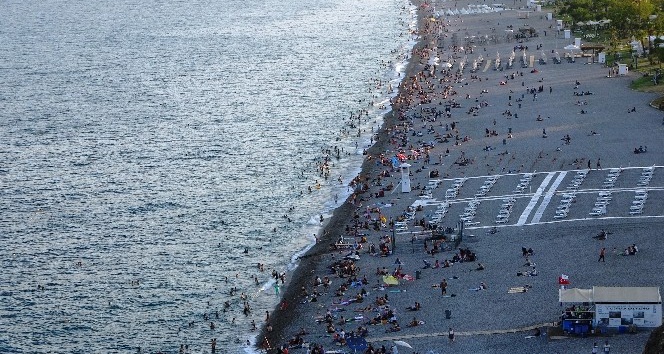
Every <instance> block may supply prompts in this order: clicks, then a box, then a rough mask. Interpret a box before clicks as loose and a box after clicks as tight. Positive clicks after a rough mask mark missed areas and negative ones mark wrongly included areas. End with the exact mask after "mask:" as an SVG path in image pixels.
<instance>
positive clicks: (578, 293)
mask: <svg viewBox="0 0 664 354" xmlns="http://www.w3.org/2000/svg"><path fill="white" fill-rule="evenodd" d="M558 299H559V302H593V289H578V288H572V289H560V290H558Z"/></svg>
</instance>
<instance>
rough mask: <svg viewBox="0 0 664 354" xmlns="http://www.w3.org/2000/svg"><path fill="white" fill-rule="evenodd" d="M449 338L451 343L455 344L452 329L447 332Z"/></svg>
mask: <svg viewBox="0 0 664 354" xmlns="http://www.w3.org/2000/svg"><path fill="white" fill-rule="evenodd" d="M447 338H449V339H450V343H453V342H454V330H453V329H452V327H450V330H449V331H447Z"/></svg>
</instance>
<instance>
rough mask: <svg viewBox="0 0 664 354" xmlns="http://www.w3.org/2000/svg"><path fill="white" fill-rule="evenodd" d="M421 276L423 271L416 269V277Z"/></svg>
mask: <svg viewBox="0 0 664 354" xmlns="http://www.w3.org/2000/svg"><path fill="white" fill-rule="evenodd" d="M421 277H422V272H420V271H419V270H416V271H415V279H420V278H421Z"/></svg>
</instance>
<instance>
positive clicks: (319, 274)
mask: <svg viewBox="0 0 664 354" xmlns="http://www.w3.org/2000/svg"><path fill="white" fill-rule="evenodd" d="M414 5H416V7H417V10H416V11H417V12H418V33H417V34H418V36H419V42H418V44H417V45H416V46H415V48H414V50H413V54H412V56H411V59H410V63H409V67H408V70H407V73H406V77H405V78H404V79H403V81H402V83H401V86H400V87H399V95H398V96H397V97H396V98H395V99H394V100H393V103H392V107H393V111H392V112H391V113H390V114H389V115H388V116H387V117H386V118H385V123H384V125H383V129H382V130H381V131H380V132H378V133H377V135H376V138H375V140H376V142H375V143H374V144H373V145H372V146H370V147H367V151H366V155H365V156H366V159H365V163H364V166H363V170H362V173H361V174H360V175H359V176H358V177H357V178H356V179H355V180H354V181H353V182H352V187H353V188H355V190H356V191H357V192H356V193H355V194H353V195H352V196H351V197H350V198H349V199H348V200H347V202H346V203H344V205H343V206H341V207H339V208H338V209H337V210H336V211H335V212H334V215H333V216H332V217H331V218H330V219H329V220H326V221H325V222H326V227H325V229H324V231H323V232H322V233H321V234H320V235H319V241H318V242H317V244H316V245H315V246H314V247H313V248H312V249H311V250H310V251H309V252H308V253H307V254H306V255H305V256H303V257H301V260H300V264H299V266H298V268H297V269H296V270H295V272H294V274H293V275H292V276H291V277H290V280H289V282H288V283H287V286H286V287H285V289H284V293H283V296H282V303H281V304H280V305H279V306H278V307H277V308H276V309H274V310H273V311H272V312H271V313H270V316H269V320H267V321H266V322H265V323H264V326H263V330H262V331H261V334H260V335H259V336H258V338H257V343H256V345H257V347H258V348H263V349H264V348H266V347H270V348H272V349H270V350H269V352H277V350H276V348H277V347H280V346H284V345H288V344H289V342H290V343H291V344H292V345H291V348H290V349H289V352H290V353H308V352H309V351H311V350H312V348H315V347H319V348H323V349H324V351H323V352H325V351H328V352H329V351H334V350H337V351H340V352H346V353H352V352H353V350H352V349H350V348H349V347H348V346H346V345H343V341H341V340H338V339H339V337H340V336H347V334H348V333H350V332H356V333H362V334H363V336H364V338H365V339H366V341H367V343H369V344H370V345H371V346H372V347H373V348H375V349H377V350H380V348H382V347H384V348H386V349H387V352H390V350H392V351H393V350H395V349H398V352H399V353H445V352H452V351H453V352H455V353H462V354H463V353H533V352H542V353H590V352H591V349H592V346H593V343H595V342H597V343H599V344H603V343H605V341H608V342H609V343H610V345H611V347H612V348H611V349H612V350H611V352H612V353H638V352H641V351H642V350H643V346H644V345H645V343H646V341H647V339H648V335H649V331H648V330H647V329H641V330H639V331H638V332H637V333H636V334H614V333H607V334H603V335H601V336H599V335H598V336H588V337H568V336H558V335H552V334H553V333H555V331H553V330H551V329H550V328H554V327H555V323H556V322H557V321H559V320H560V315H561V313H562V312H563V310H564V307H563V306H562V305H561V304H560V303H559V302H558V289H559V288H560V285H559V284H558V278H559V277H560V276H561V275H562V274H565V275H567V276H568V277H569V281H570V285H568V286H569V287H578V288H584V289H587V288H591V287H592V286H660V284H662V283H664V272H662V267H661V261H660V255H661V254H662V244H661V242H660V240H659V233H660V232H659V231H660V230H661V228H662V226H664V213H663V212H662V211H663V210H664V201H663V200H664V198H662V197H663V196H664V154H662V148H663V144H662V141H663V140H662V133H663V132H664V125H663V121H662V117H663V116H664V115H663V114H662V112H661V111H659V110H657V109H655V108H653V107H651V106H650V102H651V101H652V100H653V99H655V98H656V97H657V96H656V95H654V94H648V93H642V92H636V91H632V90H630V89H629V84H630V82H631V80H633V79H634V78H636V77H637V76H638V75H640V74H639V73H638V72H629V73H628V74H627V75H617V73H615V72H614V70H613V68H609V67H606V66H605V65H604V64H600V63H597V62H596V59H597V58H596V57H595V58H594V59H593V58H592V57H584V56H578V57H577V56H576V55H575V54H578V53H575V52H570V51H567V50H564V49H563V48H564V47H565V46H567V45H569V44H573V42H574V38H573V37H574V36H572V38H570V39H565V38H563V32H559V31H557V30H556V21H555V18H553V19H552V20H549V19H547V16H546V15H547V9H546V8H545V9H543V10H542V12H537V11H535V9H524V8H522V7H523V6H524V5H525V3H524V2H515V3H514V4H511V3H509V4H505V6H507V8H505V9H502V11H497V9H496V8H495V7H492V6H493V5H492V4H486V3H484V2H476V1H444V2H440V1H437V2H434V3H422V2H415V3H414ZM485 5H487V6H485ZM486 8H491V9H492V10H491V11H489V10H486V11H482V10H481V9H486ZM436 14H438V15H441V16H436ZM520 29H524V30H527V31H520ZM520 33H528V35H527V36H525V37H523V38H518V34H520ZM583 42H585V41H583ZM526 47H527V49H526ZM570 55H571V56H573V57H574V60H571V59H570V60H567V58H566V56H570ZM511 57H512V58H513V62H512V64H513V65H511V66H508V63H509V62H510V58H511ZM554 58H560V59H561V60H560V63H557V62H556V60H554ZM522 60H523V61H524V62H525V64H527V65H522ZM462 67H463V69H462ZM639 147H641V148H642V150H643V151H645V152H642V153H635V149H639ZM395 160H399V163H400V164H403V163H407V164H408V165H410V167H409V171H410V176H409V180H410V186H411V191H410V192H407V193H404V192H402V182H401V180H402V178H401V172H400V168H398V167H396V168H395V167H394V164H393V162H394V161H395ZM644 176H647V178H644ZM644 194H646V195H647V200H646V201H645V202H644V203H642V204H640V205H641V208H633V206H634V205H636V203H634V202H635V201H636V200H638V199H643V198H642V197H639V196H640V195H641V196H642V195H644ZM461 219H463V220H464V223H463V229H464V230H463V234H462V237H461V239H460V242H455V241H458V240H459V236H458V233H459V232H458V231H459V227H460V223H459V221H460V220H461ZM434 225H435V226H434ZM446 229H448V230H447V231H448V232H441V231H445V230H446ZM449 229H453V231H452V230H449ZM601 230H606V231H608V232H609V235H608V237H607V238H606V239H605V240H598V239H596V238H593V236H595V235H597V234H598V232H600V231H601ZM441 234H444V236H440V237H435V236H436V235H441ZM432 236H433V237H434V238H435V239H431V237H432ZM339 244H342V245H339ZM633 244H635V245H638V250H639V251H638V253H637V254H636V255H633V256H625V255H623V251H624V250H625V249H626V248H627V247H628V246H630V245H633ZM523 249H531V250H532V253H530V254H528V255H524V253H523ZM601 249H605V250H606V257H605V261H603V262H599V261H598V257H599V254H600V250H601ZM468 255H470V256H468ZM436 264H438V265H439V266H436ZM333 266H335V267H333ZM383 269H384V270H385V272H387V273H389V274H394V273H397V275H399V276H398V277H397V278H399V284H398V285H391V286H388V285H386V284H385V281H384V278H383V277H384V274H381V273H382V272H383ZM403 275H406V276H405V277H404V276H403ZM443 282H444V283H446V285H445V286H444V287H445V291H444V292H443V291H442V289H441V283H443ZM416 303H419V304H420V307H419V308H418V309H417V310H409V309H408V308H409V307H414V306H415V304H416ZM388 313H389V315H387V314H388ZM381 315H382V316H383V320H382V321H381V320H380V319H379V317H381ZM385 317H387V318H385ZM395 322H396V323H398V327H397V326H396V325H395V324H394V323H395ZM415 323H416V324H417V325H413V326H411V325H410V324H415ZM268 324H269V327H270V330H268V328H267V327H268ZM330 324H331V327H332V328H330ZM537 328H539V329H540V330H541V331H542V332H543V335H542V336H537V337H532V334H533V333H534V331H535V329H537ZM450 329H452V330H453V331H454V334H455V335H454V340H453V341H452V340H450V339H449V331H450ZM342 332H343V334H342ZM395 341H404V342H406V343H408V344H409V345H410V346H412V348H407V347H404V346H397V347H394V346H395V344H394V342H395ZM297 342H303V343H305V345H303V346H302V345H297ZM393 347H394V348H395V349H392V348H393Z"/></svg>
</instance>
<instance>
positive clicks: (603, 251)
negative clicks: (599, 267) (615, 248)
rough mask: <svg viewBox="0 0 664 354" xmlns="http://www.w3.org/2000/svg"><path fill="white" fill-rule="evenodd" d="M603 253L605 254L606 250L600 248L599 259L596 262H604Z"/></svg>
mask: <svg viewBox="0 0 664 354" xmlns="http://www.w3.org/2000/svg"><path fill="white" fill-rule="evenodd" d="M605 253H606V248H604V247H602V249H601V250H599V259H598V260H597V261H598V262H604V254H605Z"/></svg>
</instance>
